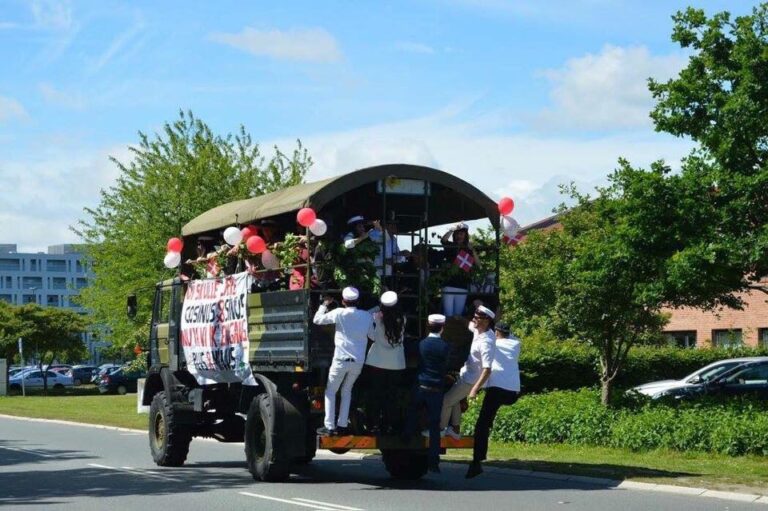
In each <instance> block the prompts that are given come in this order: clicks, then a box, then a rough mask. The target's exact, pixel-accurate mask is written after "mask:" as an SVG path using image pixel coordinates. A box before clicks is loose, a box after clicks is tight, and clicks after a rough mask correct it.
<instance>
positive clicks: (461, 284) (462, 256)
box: [440, 222, 477, 317]
mask: <svg viewBox="0 0 768 511" xmlns="http://www.w3.org/2000/svg"><path fill="white" fill-rule="evenodd" d="M440 242H441V243H442V245H443V247H444V248H443V257H444V263H443V267H444V268H445V270H444V271H445V272H446V273H447V278H446V279H445V283H444V284H443V288H442V292H443V314H445V315H446V316H447V317H452V316H461V315H462V314H464V306H465V305H466V303H467V293H468V292H469V283H470V280H471V276H470V274H471V272H472V270H473V267H474V266H475V264H476V259H477V256H476V254H475V252H474V250H472V246H471V244H470V242H469V227H467V224H465V223H464V222H459V223H458V224H456V225H455V226H454V227H453V228H451V229H450V230H449V231H448V232H446V233H445V234H444V235H443V237H442V238H441V239H440Z"/></svg>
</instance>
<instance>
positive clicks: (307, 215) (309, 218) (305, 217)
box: [296, 208, 328, 236]
mask: <svg viewBox="0 0 768 511" xmlns="http://www.w3.org/2000/svg"><path fill="white" fill-rule="evenodd" d="M296 221H297V222H298V223H299V225H300V226H302V227H308V228H309V231H310V232H311V233H312V234H314V235H315V236H322V235H323V234H325V233H326V232H327V231H328V225H327V224H326V223H325V222H324V221H322V220H320V219H319V218H317V214H316V213H315V210H314V209H312V208H301V209H300V210H299V212H298V213H296Z"/></svg>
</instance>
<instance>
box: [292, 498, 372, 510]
mask: <svg viewBox="0 0 768 511" xmlns="http://www.w3.org/2000/svg"><path fill="white" fill-rule="evenodd" d="M293 500H299V501H301V502H309V503H311V504H320V505H322V506H326V507H332V508H335V509H343V510H345V511H363V510H362V509H360V508H359V507H349V506H342V505H340V504H331V503H330V502H322V501H319V500H310V499H302V498H299V497H293Z"/></svg>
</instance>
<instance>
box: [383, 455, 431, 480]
mask: <svg viewBox="0 0 768 511" xmlns="http://www.w3.org/2000/svg"><path fill="white" fill-rule="evenodd" d="M381 456H382V458H384V466H385V467H386V469H387V472H389V475H391V476H392V477H393V478H395V479H407V480H416V479H421V477H422V476H423V475H424V474H426V473H427V460H428V457H427V451H426V450H399V449H385V450H383V451H381Z"/></svg>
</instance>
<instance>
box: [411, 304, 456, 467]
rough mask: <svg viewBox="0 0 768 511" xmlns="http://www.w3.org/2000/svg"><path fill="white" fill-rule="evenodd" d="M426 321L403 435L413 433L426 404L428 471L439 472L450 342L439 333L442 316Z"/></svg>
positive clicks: (443, 322) (441, 329)
mask: <svg viewBox="0 0 768 511" xmlns="http://www.w3.org/2000/svg"><path fill="white" fill-rule="evenodd" d="M427 321H428V323H427V330H428V331H429V335H427V337H426V338H424V339H423V340H422V341H421V342H420V343H419V355H420V357H419V372H418V375H417V381H416V386H415V387H414V389H413V396H412V399H411V404H410V407H409V410H408V422H407V425H406V429H405V436H406V437H408V436H410V435H412V434H413V432H414V431H415V430H416V421H417V419H418V416H419V410H420V408H421V405H424V406H426V408H427V416H428V424H429V428H428V432H429V433H428V435H429V455H428V456H429V461H428V463H429V465H428V467H429V471H430V472H440V467H439V464H440V412H441V410H442V406H443V384H444V381H445V375H446V373H447V372H448V357H449V355H450V351H451V346H450V344H448V343H447V342H445V340H443V338H442V337H441V335H442V333H443V328H444V327H445V316H443V315H442V314H430V315H429V317H428V318H427Z"/></svg>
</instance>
